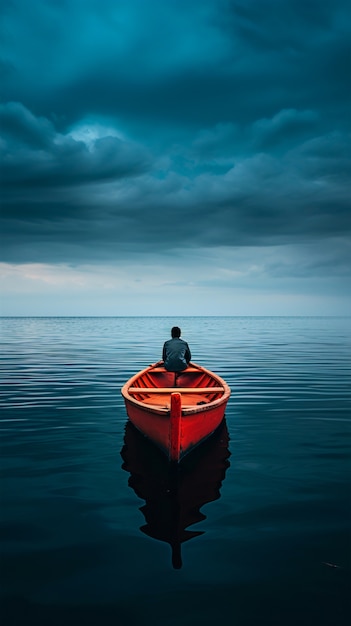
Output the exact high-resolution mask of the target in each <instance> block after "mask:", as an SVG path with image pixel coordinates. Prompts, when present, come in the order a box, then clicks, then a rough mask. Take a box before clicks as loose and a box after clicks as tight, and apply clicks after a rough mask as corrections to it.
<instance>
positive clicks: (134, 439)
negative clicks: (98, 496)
mask: <svg viewBox="0 0 351 626" xmlns="http://www.w3.org/2000/svg"><path fill="white" fill-rule="evenodd" d="M228 443H229V435H228V429H227V424H226V421H225V419H224V420H223V421H222V423H221V424H220V426H219V427H218V428H217V430H216V432H215V433H214V434H213V435H212V436H211V437H209V439H208V440H207V441H205V442H203V443H202V444H201V445H200V446H198V447H197V448H196V449H194V450H193V451H192V452H191V453H190V454H189V455H188V456H186V457H185V458H184V459H183V460H182V462H181V463H180V464H179V465H172V464H169V462H168V460H167V459H166V457H165V455H164V454H163V453H162V452H161V451H160V450H158V448H157V447H156V446H155V445H154V444H153V443H151V442H150V441H149V440H148V439H146V438H145V437H144V435H142V434H141V433H140V432H139V431H138V430H137V429H136V428H135V427H134V426H133V424H132V423H131V422H130V421H128V422H127V424H126V428H125V437H124V446H123V448H122V451H121V456H122V459H123V461H124V462H123V465H122V469H124V470H125V471H127V472H130V477H129V480H128V485H129V486H130V487H131V488H132V489H133V490H134V491H135V493H136V495H137V496H138V497H139V498H141V499H143V500H145V504H144V505H143V506H142V507H141V508H140V511H141V512H142V513H143V515H144V517H145V521H146V524H145V525H144V526H141V528H140V530H141V531H142V532H143V533H145V534H146V535H148V536H149V537H153V538H154V539H158V540H159V541H165V542H167V543H169V544H170V546H171V548H172V564H173V567H174V568H175V569H179V568H181V566H182V558H181V544H182V543H183V542H185V541H188V540H189V539H193V538H194V537H197V536H199V535H202V534H203V532H204V531H201V530H200V531H198V530H194V531H192V530H187V528H188V526H191V525H192V524H196V523H198V522H201V521H203V520H204V519H206V515H204V514H203V513H201V511H200V509H201V507H202V506H204V505H205V504H206V503H208V502H213V501H214V500H217V499H218V498H220V488H221V486H222V482H223V480H224V478H225V473H226V470H227V468H228V467H229V465H230V463H229V461H228V458H229V456H230V452H229V450H228Z"/></svg>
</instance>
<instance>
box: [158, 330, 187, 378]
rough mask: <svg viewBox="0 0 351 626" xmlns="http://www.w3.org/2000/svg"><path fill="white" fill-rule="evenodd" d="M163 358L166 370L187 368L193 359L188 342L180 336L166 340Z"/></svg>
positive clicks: (172, 370) (179, 370)
mask: <svg viewBox="0 0 351 626" xmlns="http://www.w3.org/2000/svg"><path fill="white" fill-rule="evenodd" d="M162 359H163V361H164V365H165V368H166V370H168V371H169V372H181V371H182V370H185V368H186V367H187V366H188V363H189V361H190V359H191V352H190V349H189V346H188V344H187V342H186V341H183V339H180V338H179V337H175V338H174V339H169V340H168V341H166V342H165V344H164V346H163V351H162Z"/></svg>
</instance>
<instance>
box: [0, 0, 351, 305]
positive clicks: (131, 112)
mask: <svg viewBox="0 0 351 626" xmlns="http://www.w3.org/2000/svg"><path fill="white" fill-rule="evenodd" d="M0 6H1V13H2V15H1V26H0V37H1V41H2V47H1V53H0V54H1V58H0V70H1V92H0V96H1V100H0V123H1V139H0V150H1V160H2V163H1V190H2V199H1V250H0V255H1V256H0V281H1V283H0V284H1V292H2V304H1V313H2V314H3V315H171V316H173V315H274V314H276V315H289V314H293V315H344V314H349V313H350V311H351V306H350V305H351V296H350V293H351V289H350V268H351V263H350V247H351V246H350V198H351V189H350V187H351V183H350V181H351V146H350V125H351V124H350V119H351V118H350V100H351V98H350V91H351V89H350V76H351V67H350V65H351V36H350V33H351V8H350V3H349V2H348V1H346V0H333V1H331V0H323V1H322V2H321V1H320V0H319V1H317V0H284V2H282V1H281V0H245V1H244V0H188V1H185V0H128V2H127V1H118V0H84V1H83V0H32V1H31V2H27V1H26V0H2V1H1V3H0Z"/></svg>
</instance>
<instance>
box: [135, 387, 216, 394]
mask: <svg viewBox="0 0 351 626" xmlns="http://www.w3.org/2000/svg"><path fill="white" fill-rule="evenodd" d="M220 392H224V388H223V387H198V388H196V387H151V388H150V387H129V389H128V393H131V394H135V393H147V394H149V393H193V394H196V395H197V394H199V393H207V394H208V393H220Z"/></svg>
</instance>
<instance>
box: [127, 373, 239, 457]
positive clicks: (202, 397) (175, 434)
mask: <svg viewBox="0 0 351 626" xmlns="http://www.w3.org/2000/svg"><path fill="white" fill-rule="evenodd" d="M122 396H123V398H124V401H125V405H126V410H127V414H128V417H129V419H130V421H131V422H132V423H133V424H134V426H136V427H137V428H138V430H140V431H141V432H142V433H143V434H144V435H146V436H147V437H148V438H149V439H151V440H152V441H153V442H154V443H155V444H156V445H157V446H158V447H159V448H161V450H163V451H164V452H165V454H166V455H167V456H168V458H169V460H170V461H175V462H179V461H180V460H181V459H182V458H183V457H184V456H185V455H186V454H187V453H188V452H190V451H191V450H192V449H193V448H194V447H195V446H197V445H198V444H199V443H201V442H202V441H204V440H205V439H207V437H209V436H210V435H211V434H212V433H213V432H214V431H215V430H216V428H217V427H218V426H219V424H220V423H221V421H222V420H223V417H224V412H225V408H226V405H227V402H228V399H229V396H230V388H229V386H228V385H227V383H226V382H225V381H224V380H223V379H222V378H221V377H220V376H218V375H217V374H214V373H213V372H210V370H207V369H205V368H204V367H201V366H200V365H197V364H196V363H190V364H189V366H188V367H187V369H186V370H184V371H183V372H177V373H175V372H168V371H167V370H166V369H165V368H164V366H163V363H162V361H161V362H158V363H155V364H153V365H150V366H149V367H147V368H146V369H144V370H142V371H141V372H138V373H137V374H135V375H134V376H132V378H130V379H129V380H128V381H127V382H126V383H125V385H124V386H123V387H122Z"/></svg>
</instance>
